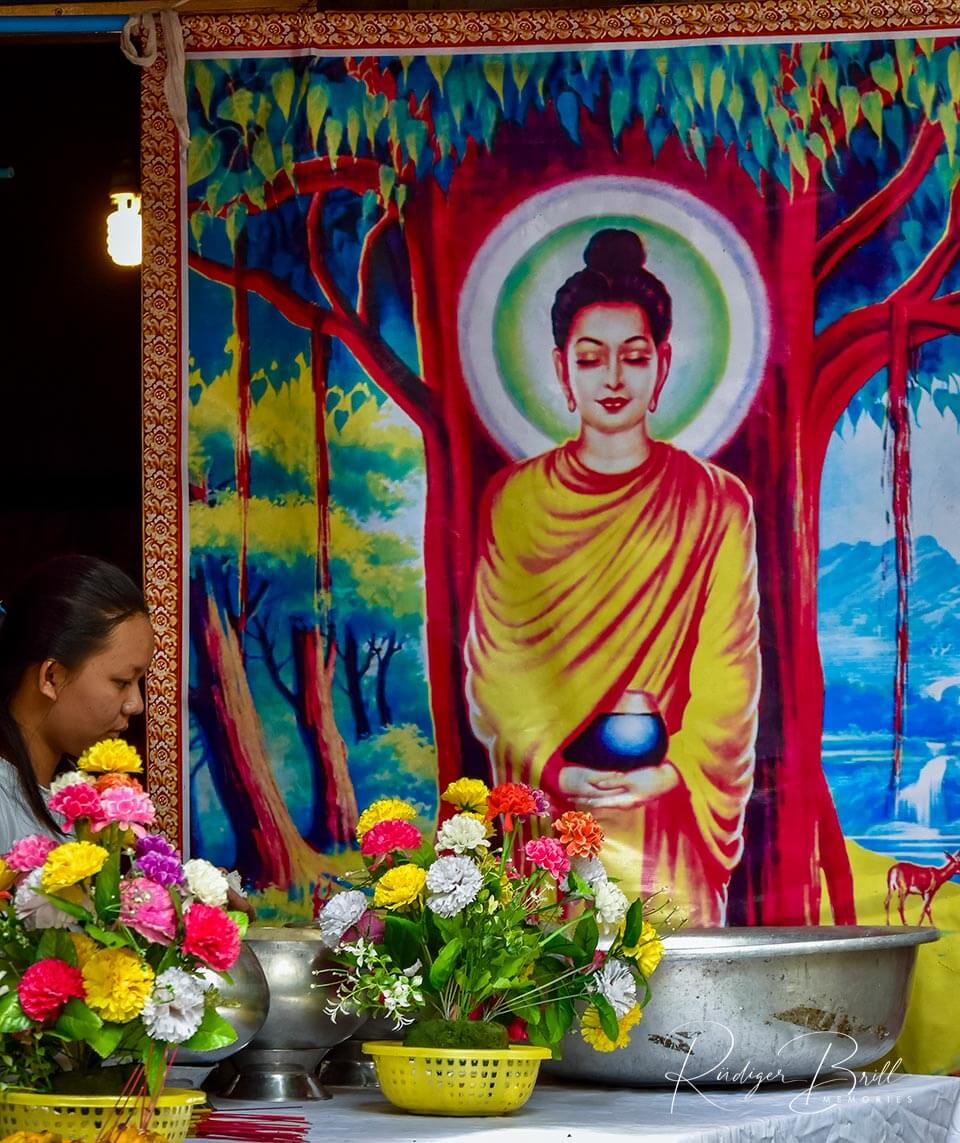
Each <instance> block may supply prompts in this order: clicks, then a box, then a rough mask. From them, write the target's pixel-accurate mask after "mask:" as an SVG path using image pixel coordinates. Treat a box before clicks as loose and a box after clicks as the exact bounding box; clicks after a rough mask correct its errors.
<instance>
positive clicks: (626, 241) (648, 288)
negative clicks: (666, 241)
mask: <svg viewBox="0 0 960 1143" xmlns="http://www.w3.org/2000/svg"><path fill="white" fill-rule="evenodd" d="M646 260H647V252H646V250H645V249H644V246H643V242H642V241H641V240H640V237H639V236H638V235H636V234H634V233H633V231H632V230H615V229H612V228H608V229H606V230H598V231H597V233H596V234H594V236H593V237H592V238H591V239H590V241H589V242H588V243H587V247H586V249H585V250H584V252H583V261H584V263H585V266H584V269H582V270H578V271H577V272H576V273H575V274H574V275H573V276H572V277H570V278H568V279H567V280H566V281H565V282H564V283H563V285H562V286H561V287H560V289H559V290H557V296H556V298H555V300H554V303H553V309H552V310H551V311H550V318H551V320H552V322H553V340H554V343H555V344H556V346H557V348H558V349H563V348H564V347H565V346H566V344H567V338H568V337H569V335H570V326H571V325H573V319H574V318H575V317H576V316H577V314H578V313H579V312H580V311H581V310H582V309H584V308H585V307H587V306H593V305H597V304H598V303H602V302H632V303H633V304H634V305H638V306H640V307H641V309H642V310H643V311H644V313H645V314H646V315H647V321H648V322H649V323H650V332H651V333H652V334H653V341H654V344H655V345H662V344H663V342H665V341H666V340H667V338H668V337H669V336H670V326H671V323H672V321H673V315H672V307H671V304H670V295H669V294H668V293H667V288H666V286H665V285H664V284H663V282H661V281H660V279H659V278H656V277H654V275H653V274H651V273H650V271H649V270H647V269H645V268H644V266H645V263H646Z"/></svg>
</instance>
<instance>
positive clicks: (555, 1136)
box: [216, 1075, 960, 1143]
mask: <svg viewBox="0 0 960 1143" xmlns="http://www.w3.org/2000/svg"><path fill="white" fill-rule="evenodd" d="M863 1078H864V1077H862V1076H861V1075H858V1076H857V1079H856V1081H855V1086H854V1081H852V1080H851V1081H845V1082H839V1083H836V1084H830V1085H827V1084H825V1083H823V1081H821V1082H820V1084H819V1085H818V1086H816V1087H815V1088H814V1089H813V1090H810V1089H809V1087H803V1086H800V1085H797V1086H792V1087H781V1088H773V1089H769V1088H768V1089H765V1090H763V1091H758V1092H756V1093H753V1094H751V1093H749V1092H748V1091H745V1090H734V1091H730V1090H724V1091H719V1092H718V1091H710V1090H706V1091H703V1092H697V1091H679V1092H673V1091H672V1090H668V1091H662V1090H661V1091H649V1090H645V1091H632V1090H631V1091H627V1090H624V1089H619V1088H611V1089H601V1088H596V1087H570V1086H563V1087H561V1086H556V1085H553V1084H548V1083H544V1082H541V1083H539V1084H538V1085H537V1088H536V1090H535V1091H534V1093H533V1095H532V1097H531V1098H530V1101H529V1103H527V1105H526V1106H525V1107H523V1108H521V1109H520V1110H519V1111H516V1112H514V1113H513V1114H512V1115H507V1116H496V1117H489V1118H484V1117H481V1118H476V1119H457V1118H445V1117H444V1118H441V1117H434V1116H424V1115H408V1114H406V1113H405V1112H402V1111H397V1110H396V1109H395V1108H393V1107H391V1106H390V1104H388V1103H387V1101H386V1100H385V1099H384V1098H383V1097H382V1096H381V1095H380V1093H379V1091H377V1090H376V1089H359V1090H358V1089H346V1088H333V1089H332V1092H333V1099H331V1100H326V1101H323V1102H318V1103H300V1104H258V1105H256V1106H257V1109H258V1110H259V1111H262V1112H272V1113H277V1112H281V1113H282V1112H289V1113H291V1114H292V1113H296V1114H300V1115H303V1116H305V1117H306V1118H307V1119H308V1120H309V1122H310V1124H311V1129H310V1134H309V1139H310V1143H321V1141H322V1143H431V1141H442V1143H568V1141H569V1143H600V1141H601V1140H617V1139H631V1140H634V1141H635V1143H636V1141H637V1140H647V1139H650V1140H656V1141H657V1143H793V1141H794V1140H797V1141H801V1143H898V1141H901V1140H903V1141H905V1143H960V1079H955V1078H952V1077H942V1076H903V1075H897V1076H883V1077H881V1078H878V1080H877V1082H876V1083H875V1084H873V1085H871V1086H865V1084H864V1083H863ZM216 1102H217V1103H218V1105H219V1106H220V1107H222V1108H228V1107H231V1108H238V1109H239V1108H244V1109H246V1108H251V1107H252V1105H250V1104H240V1103H235V1102H233V1101H230V1100H217V1101H216Z"/></svg>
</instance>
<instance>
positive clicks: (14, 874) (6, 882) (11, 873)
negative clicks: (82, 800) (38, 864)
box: [0, 857, 20, 1143]
mask: <svg viewBox="0 0 960 1143" xmlns="http://www.w3.org/2000/svg"><path fill="white" fill-rule="evenodd" d="M19 876H20V873H19V872H18V870H16V869H11V868H10V866H9V865H7V863H6V862H5V861H4V860H3V858H2V857H0V893H2V892H3V891H4V890H6V889H9V888H10V886H11V885H12V884H13V883H14V881H16V879H17V878H18V877H19ZM0 1143H2V1141H0Z"/></svg>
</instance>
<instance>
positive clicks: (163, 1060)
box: [143, 1040, 167, 1096]
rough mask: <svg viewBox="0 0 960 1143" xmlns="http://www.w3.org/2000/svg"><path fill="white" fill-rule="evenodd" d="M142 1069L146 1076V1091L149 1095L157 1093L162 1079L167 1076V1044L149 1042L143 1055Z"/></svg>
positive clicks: (160, 1088) (161, 1085)
mask: <svg viewBox="0 0 960 1143" xmlns="http://www.w3.org/2000/svg"><path fill="white" fill-rule="evenodd" d="M143 1070H144V1073H145V1074H146V1077H147V1091H149V1092H150V1095H151V1096H155V1095H159V1094H160V1091H161V1090H162V1088H163V1081H164V1080H165V1079H166V1078H167V1045H166V1044H161V1043H158V1042H157V1041H156V1040H152V1041H151V1042H150V1046H149V1047H148V1048H147V1050H146V1052H145V1053H144V1057H143Z"/></svg>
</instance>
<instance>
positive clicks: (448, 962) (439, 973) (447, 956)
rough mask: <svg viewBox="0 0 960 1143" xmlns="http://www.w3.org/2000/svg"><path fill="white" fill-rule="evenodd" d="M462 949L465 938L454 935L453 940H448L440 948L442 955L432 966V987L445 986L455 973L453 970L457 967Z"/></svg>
mask: <svg viewBox="0 0 960 1143" xmlns="http://www.w3.org/2000/svg"><path fill="white" fill-rule="evenodd" d="M462 951H463V940H462V938H461V937H454V938H453V940H452V941H447V943H446V944H445V945H444V946H443V948H442V949H441V950H440V955H439V956H438V957H437V959H436V960H435V961H434V962H433V964H432V965H431V966H430V986H431V988H443V986H444V985H445V984H446V983H447V981H448V980H449V979H450V977H451V976H452V975H453V970H454V968H456V965H457V960H458V959H459V957H460V953H461V952H462Z"/></svg>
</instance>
